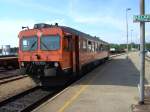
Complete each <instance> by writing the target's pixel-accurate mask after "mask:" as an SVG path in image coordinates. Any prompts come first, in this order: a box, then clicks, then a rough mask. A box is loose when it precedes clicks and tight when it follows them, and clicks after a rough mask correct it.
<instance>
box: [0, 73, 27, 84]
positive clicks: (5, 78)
mask: <svg viewBox="0 0 150 112" xmlns="http://www.w3.org/2000/svg"><path fill="white" fill-rule="evenodd" d="M25 77H28V76H27V75H16V76H10V77H3V78H0V85H1V84H5V83H8V82H11V81H16V80H19V79H23V78H25Z"/></svg>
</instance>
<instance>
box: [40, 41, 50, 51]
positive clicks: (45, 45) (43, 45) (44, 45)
mask: <svg viewBox="0 0 150 112" xmlns="http://www.w3.org/2000/svg"><path fill="white" fill-rule="evenodd" d="M41 44H42V45H43V46H44V47H45V48H46V49H47V50H49V48H48V47H47V45H45V44H44V43H43V42H42V41H41Z"/></svg>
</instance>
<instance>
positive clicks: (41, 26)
mask: <svg viewBox="0 0 150 112" xmlns="http://www.w3.org/2000/svg"><path fill="white" fill-rule="evenodd" d="M49 27H59V28H61V29H62V30H63V31H65V32H67V33H73V34H75V35H79V37H80V36H82V37H84V38H87V39H88V40H94V41H99V42H102V43H104V44H108V43H107V42H105V41H103V40H101V39H99V37H96V36H91V35H89V34H86V33H83V32H81V31H78V30H76V29H73V28H70V27H67V26H59V25H58V23H56V24H55V25H49V24H45V23H38V24H35V25H34V29H38V28H49Z"/></svg>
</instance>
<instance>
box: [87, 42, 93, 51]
mask: <svg viewBox="0 0 150 112" xmlns="http://www.w3.org/2000/svg"><path fill="white" fill-rule="evenodd" d="M88 50H89V51H92V42H91V41H88Z"/></svg>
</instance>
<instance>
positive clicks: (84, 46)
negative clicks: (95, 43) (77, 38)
mask: <svg viewBox="0 0 150 112" xmlns="http://www.w3.org/2000/svg"><path fill="white" fill-rule="evenodd" d="M83 49H86V41H83Z"/></svg>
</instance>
